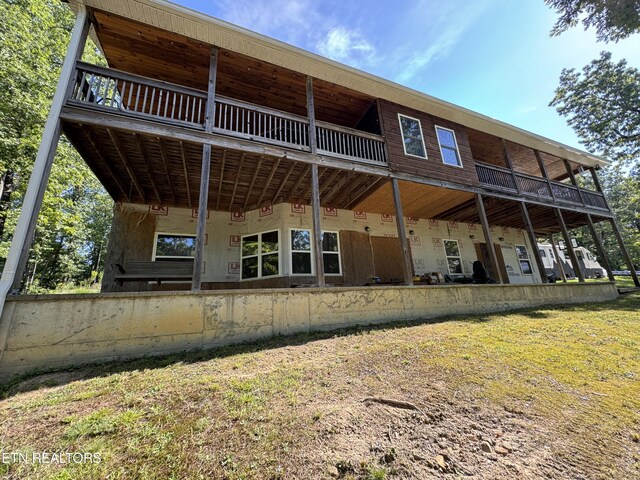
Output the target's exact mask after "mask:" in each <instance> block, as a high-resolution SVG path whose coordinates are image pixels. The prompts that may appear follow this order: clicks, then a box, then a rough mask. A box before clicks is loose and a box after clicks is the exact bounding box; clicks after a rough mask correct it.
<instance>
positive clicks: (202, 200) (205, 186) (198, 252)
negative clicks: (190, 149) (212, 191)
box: [191, 47, 218, 292]
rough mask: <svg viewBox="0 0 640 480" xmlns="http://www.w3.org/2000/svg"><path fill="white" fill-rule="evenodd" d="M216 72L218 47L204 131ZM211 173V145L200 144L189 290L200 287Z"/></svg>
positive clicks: (210, 114) (211, 69) (213, 54)
mask: <svg viewBox="0 0 640 480" xmlns="http://www.w3.org/2000/svg"><path fill="white" fill-rule="evenodd" d="M217 72H218V48H217V47H213V48H212V49H211V58H210V60H209V85H208V88H207V109H206V118H205V122H204V131H205V132H208V133H211V132H212V131H213V122H214V118H215V111H216V75H217ZM210 173H211V145H209V144H206V145H203V146H202V168H201V173H200V196H199V200H198V226H197V228H196V248H195V254H194V256H193V280H192V282H191V291H193V292H197V291H199V290H200V289H201V288H202V267H203V265H204V239H205V236H206V231H207V210H208V208H209V177H210Z"/></svg>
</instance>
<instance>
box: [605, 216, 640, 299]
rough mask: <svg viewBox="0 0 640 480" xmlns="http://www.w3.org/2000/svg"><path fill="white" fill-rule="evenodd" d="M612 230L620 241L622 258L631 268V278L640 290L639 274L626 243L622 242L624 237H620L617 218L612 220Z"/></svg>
mask: <svg viewBox="0 0 640 480" xmlns="http://www.w3.org/2000/svg"><path fill="white" fill-rule="evenodd" d="M609 221H610V222H611V229H612V230H613V234H614V235H615V237H616V240H617V241H618V245H619V246H620V253H622V258H623V259H624V263H626V264H627V266H628V267H629V272H631V277H632V278H633V283H634V284H635V286H636V287H639V288H640V281H639V280H638V274H637V273H636V269H635V265H634V264H633V262H632V261H631V257H630V256H629V252H628V251H627V247H625V245H624V242H623V241H622V235H620V230H619V229H618V223H617V222H616V220H615V218H610V219H609Z"/></svg>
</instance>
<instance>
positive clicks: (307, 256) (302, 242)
mask: <svg viewBox="0 0 640 480" xmlns="http://www.w3.org/2000/svg"><path fill="white" fill-rule="evenodd" d="M290 232H291V233H290V239H291V273H292V274H293V275H311V274H312V273H313V269H312V266H311V264H312V261H311V231H310V230H298V229H291V230H290Z"/></svg>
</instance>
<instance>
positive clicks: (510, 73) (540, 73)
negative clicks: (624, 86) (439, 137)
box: [177, 0, 640, 148]
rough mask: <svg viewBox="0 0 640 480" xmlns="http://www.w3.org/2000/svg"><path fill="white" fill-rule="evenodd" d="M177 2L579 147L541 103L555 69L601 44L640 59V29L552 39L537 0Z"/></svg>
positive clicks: (550, 17)
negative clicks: (622, 36)
mask: <svg viewBox="0 0 640 480" xmlns="http://www.w3.org/2000/svg"><path fill="white" fill-rule="evenodd" d="M177 3H179V4H181V5H184V6H186V7H189V8H192V9H195V10H199V11H201V12H204V13H207V14H209V15H212V16H214V17H217V18H220V19H223V20H226V21H229V22H231V23H234V24H236V25H240V26H242V27H245V28H248V29H250V30H253V31H256V32H259V33H262V34H264V35H268V36H270V37H274V38H277V39H279V40H282V41H285V42H287V43H290V44H293V45H296V46H298V47H301V48H304V49H306V50H309V51H312V52H315V53H318V54H320V55H323V56H326V57H330V58H332V59H334V60H337V61H339V62H342V63H345V64H347V65H351V66H353V67H356V68H359V69H361V70H364V71H366V72H369V73H373V74H375V75H378V76H380V77H383V78H387V79H389V80H392V81H395V82H397V83H400V84H403V85H406V86H408V87H411V88H414V89H416V90H419V91H422V92H424V93H427V94H429V95H433V96H435V97H438V98H441V99H443V100H446V101H449V102H452V103H454V104H456V105H460V106H463V107H466V108H469V109H471V110H474V111H477V112H479V113H482V114H484V115H488V116H490V117H493V118H496V119H498V120H501V121H503V122H507V123H510V124H512V125H515V126H518V127H520V128H524V129H525V130H529V131H531V132H534V133H537V134H539V135H543V136H546V137H549V138H552V139H554V140H556V141H560V142H562V143H565V144H567V145H571V146H574V147H577V148H582V147H581V145H580V144H579V141H578V138H577V137H576V136H575V134H574V133H573V131H572V130H571V128H569V127H568V126H567V125H566V121H565V119H563V118H562V117H559V116H558V115H557V113H556V112H555V109H553V108H552V107H549V106H548V104H549V102H550V101H551V99H552V98H553V95H554V90H555V88H556V86H557V84H558V78H559V76H560V72H561V70H562V68H563V67H573V68H578V69H581V68H582V67H583V66H584V65H586V64H587V63H589V62H590V61H591V60H593V59H595V58H596V57H598V56H599V52H600V51H602V50H608V51H611V52H613V56H614V60H616V61H617V60H619V59H621V58H626V59H627V61H628V62H629V64H630V65H632V66H634V67H640V35H634V36H633V37H630V38H628V39H626V40H624V41H621V42H619V43H617V44H603V43H597V42H596V41H595V34H594V33H593V31H586V32H585V31H584V30H583V29H582V27H581V26H578V27H576V28H573V29H571V30H569V31H567V32H565V33H564V34H563V35H561V36H560V37H554V38H550V37H549V30H550V29H551V26H552V25H553V23H554V22H555V20H556V14H555V13H554V12H553V11H552V10H551V9H549V8H548V7H547V6H546V5H545V4H544V2H543V0H517V1H514V0H472V1H470V0H413V1H407V0H396V1H395V2H384V1H381V0H369V1H366V2H364V1H351V2H348V1H344V0H322V1H318V0H271V1H262V0H213V1H208V2H201V1H195V0H178V1H177Z"/></svg>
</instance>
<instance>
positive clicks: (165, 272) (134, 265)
mask: <svg viewBox="0 0 640 480" xmlns="http://www.w3.org/2000/svg"><path fill="white" fill-rule="evenodd" d="M116 268H117V269H118V271H119V272H120V273H118V274H116V275H115V276H114V277H113V279H114V280H116V281H117V282H118V283H119V284H120V285H122V284H123V283H124V282H145V281H149V282H151V281H154V282H158V285H160V284H161V283H162V281H163V280H167V281H180V280H192V279H193V261H179V262H127V265H126V266H122V265H120V264H119V263H116Z"/></svg>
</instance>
